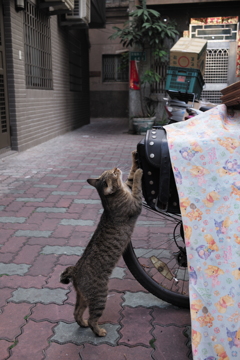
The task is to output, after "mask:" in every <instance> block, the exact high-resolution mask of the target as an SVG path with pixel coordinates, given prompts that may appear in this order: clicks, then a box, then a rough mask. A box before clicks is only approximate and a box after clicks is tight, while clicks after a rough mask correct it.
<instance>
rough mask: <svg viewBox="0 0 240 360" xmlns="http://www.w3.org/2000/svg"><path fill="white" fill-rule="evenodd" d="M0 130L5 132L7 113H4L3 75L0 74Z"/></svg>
mask: <svg viewBox="0 0 240 360" xmlns="http://www.w3.org/2000/svg"><path fill="white" fill-rule="evenodd" d="M0 119H1V122H0V131H1V132H2V133H6V132H7V114H6V102H5V92H4V77H3V75H0Z"/></svg>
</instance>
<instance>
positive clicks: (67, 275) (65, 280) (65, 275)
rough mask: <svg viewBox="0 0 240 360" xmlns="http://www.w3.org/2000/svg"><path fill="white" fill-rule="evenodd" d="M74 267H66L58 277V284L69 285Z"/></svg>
mask: <svg viewBox="0 0 240 360" xmlns="http://www.w3.org/2000/svg"><path fill="white" fill-rule="evenodd" d="M74 269H75V267H74V266H69V267H67V268H66V269H65V270H64V271H63V272H62V273H61V275H60V282H61V283H62V284H69V283H70V281H71V279H72V278H73V275H74Z"/></svg>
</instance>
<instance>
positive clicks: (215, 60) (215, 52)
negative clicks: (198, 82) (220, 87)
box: [204, 49, 229, 83]
mask: <svg viewBox="0 0 240 360" xmlns="http://www.w3.org/2000/svg"><path fill="white" fill-rule="evenodd" d="M228 60H229V49H207V56H206V65H205V74H204V81H205V82H206V83H227V81H228Z"/></svg>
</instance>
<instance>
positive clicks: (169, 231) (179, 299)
mask: <svg viewBox="0 0 240 360" xmlns="http://www.w3.org/2000/svg"><path fill="white" fill-rule="evenodd" d="M153 148H155V149H154V150H153ZM137 151H138V155H139V159H138V162H139V167H140V168H142V169H143V184H145V186H144V185H143V196H144V198H145V200H146V202H145V203H144V204H143V205H144V207H143V208H144V209H145V210H144V211H151V213H152V214H155V215H157V216H158V218H160V219H162V220H163V233H162V234H159V237H158V239H156V237H151V238H149V239H148V241H146V242H145V244H144V247H143V248H137V247H135V246H134V243H133V241H132V242H131V243H130V244H129V246H128V247H127V249H126V251H125V253H124V254H123V258H124V261H125V263H126V265H127V267H128V268H129V270H130V272H131V273H132V275H133V276H134V277H135V278H136V280H137V281H138V282H139V283H140V284H141V285H142V286H143V287H144V288H145V289H146V290H148V291H149V292H150V293H152V294H153V295H155V296H157V297H158V298H160V299H162V300H164V301H166V302H168V303H171V304H173V305H176V306H179V307H183V308H188V307H189V293H188V284H189V274H188V267H187V254H186V247H185V240H184V229H183V224H182V219H181V215H180V206H179V199H178V193H177V189H176V184H175V180H174V176H173V173H172V169H171V162H170V158H169V152H168V145H167V140H166V134H165V130H164V129H163V128H161V127H155V128H153V129H152V130H149V131H148V132H147V135H146V137H145V139H143V140H142V141H141V142H140V143H139V144H138V150H137ZM153 153H154V154H155V155H154V154H153ZM140 158H141V160H140ZM151 158H152V159H151ZM162 169H163V171H162ZM159 170H160V171H159ZM159 185H160V186H159ZM166 185H167V186H166ZM169 191H170V192H171V194H170V193H169ZM161 193H162V194H163V195H161ZM153 194H154V195H153Z"/></svg>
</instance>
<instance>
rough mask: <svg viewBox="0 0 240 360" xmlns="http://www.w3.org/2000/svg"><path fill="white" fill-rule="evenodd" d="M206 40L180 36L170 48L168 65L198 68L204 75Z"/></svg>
mask: <svg viewBox="0 0 240 360" xmlns="http://www.w3.org/2000/svg"><path fill="white" fill-rule="evenodd" d="M206 49H207V41H206V40H204V39H190V38H183V37H182V38H180V39H179V40H178V42H177V43H176V44H175V45H174V46H173V47H172V48H171V50H170V66H177V67H182V68H190V69H199V70H200V71H201V74H202V75H204V70H205V61H206Z"/></svg>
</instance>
